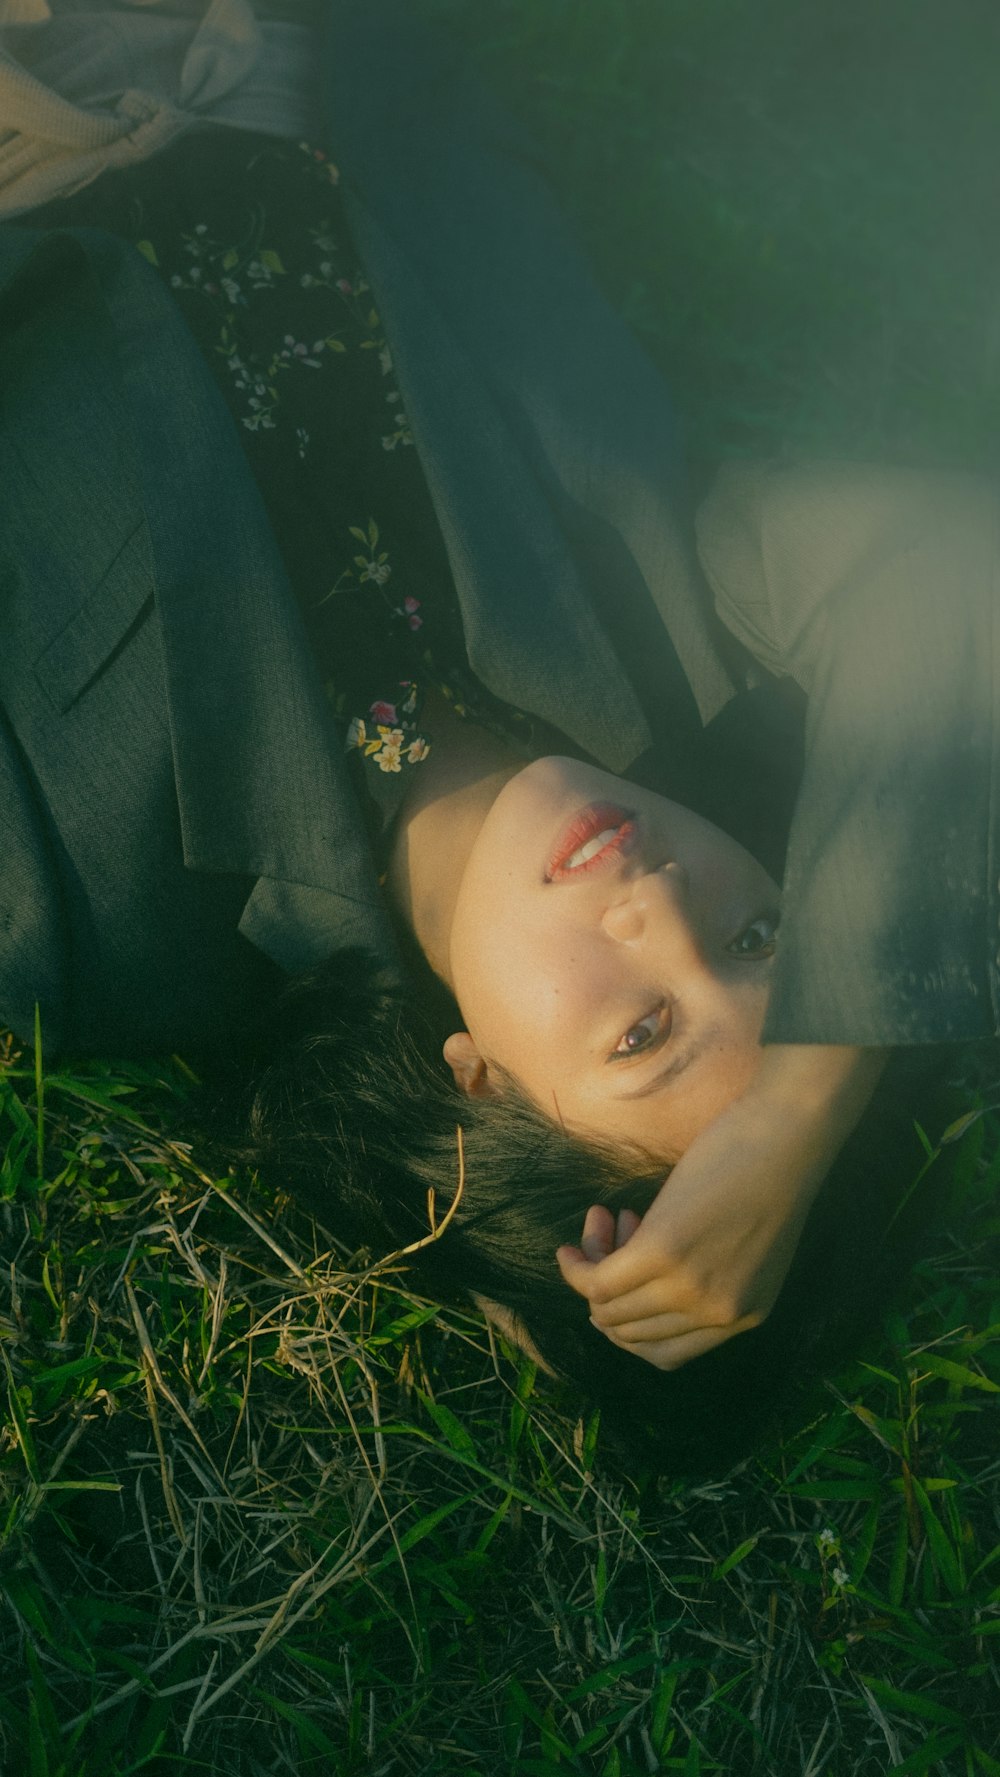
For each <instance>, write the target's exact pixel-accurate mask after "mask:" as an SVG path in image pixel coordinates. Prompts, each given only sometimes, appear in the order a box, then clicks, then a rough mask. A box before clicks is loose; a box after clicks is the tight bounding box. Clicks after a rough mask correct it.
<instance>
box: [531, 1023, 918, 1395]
mask: <svg viewBox="0 0 1000 1777" xmlns="http://www.w3.org/2000/svg"><path fill="white" fill-rule="evenodd" d="M885 1059H886V1057H885V1055H884V1053H883V1052H882V1051H879V1050H861V1049H846V1048H832V1047H831V1048H817V1047H807V1046H805V1045H801V1046H800V1045H795V1046H792V1045H787V1044H786V1045H780V1046H779V1045H774V1046H771V1047H768V1048H767V1049H765V1050H764V1053H763V1060H762V1062H761V1066H760V1068H759V1070H758V1072H757V1075H756V1076H755V1078H754V1081H753V1083H752V1084H751V1085H750V1086H749V1087H748V1088H747V1090H746V1092H744V1093H743V1095H742V1096H741V1097H740V1098H738V1099H736V1100H735V1101H734V1102H733V1103H732V1104H731V1105H729V1106H728V1108H727V1109H726V1110H725V1111H723V1112H722V1114H721V1116H719V1117H717V1118H716V1119H715V1121H714V1122H713V1123H710V1124H709V1125H708V1127H707V1128H706V1129H704V1130H703V1131H702V1132H701V1134H700V1135H699V1136H698V1137H697V1139H696V1140H695V1141H694V1142H692V1144H691V1146H690V1147H689V1148H688V1150H687V1152H686V1153H685V1154H684V1156H683V1157H682V1159H681V1160H680V1161H679V1162H678V1163H677V1165H676V1166H675V1167H674V1170H673V1171H672V1172H671V1174H670V1176H669V1178H668V1179H667V1180H666V1182H665V1183H664V1185H663V1187H662V1189H661V1191H660V1193H659V1195H658V1196H657V1197H656V1199H655V1201H654V1202H653V1204H652V1205H651V1206H650V1208H649V1209H648V1210H647V1212H646V1214H645V1216H643V1218H642V1220H641V1221H640V1220H639V1218H638V1217H637V1216H635V1215H634V1214H633V1213H632V1212H631V1211H629V1210H626V1211H623V1212H622V1213H621V1214H620V1215H619V1217H618V1219H617V1222H616V1220H615V1218H614V1216H613V1215H612V1213H611V1211H610V1210H608V1209H606V1208H604V1207H603V1206H602V1205H594V1206H593V1207H592V1208H591V1209H590V1210H589V1212H588V1214H587V1219H586V1221H585V1223H584V1229H583V1238H582V1242H581V1245H580V1247H571V1246H564V1247H560V1248H559V1251H558V1253H557V1255H556V1257H557V1259H558V1262H559V1268H560V1270H561V1272H562V1274H563V1277H564V1278H565V1280H566V1282H567V1283H568V1284H569V1285H570V1286H571V1287H572V1288H573V1289H575V1290H577V1291H578V1292H579V1294H580V1295H582V1296H585V1297H586V1298H587V1300H588V1302H589V1303H590V1308H591V1319H592V1320H593V1322H594V1325H595V1326H597V1327H599V1328H600V1330H601V1331H602V1332H603V1333H606V1334H607V1336H608V1338H609V1339H611V1340H612V1341H613V1342H614V1343H615V1344H616V1345H620V1346H621V1347H622V1348H623V1350H626V1351H633V1352H635V1353H636V1355H637V1356H639V1357H643V1358H645V1359H646V1361H647V1363H651V1364H655V1365H656V1366H657V1367H658V1368H659V1369H663V1370H673V1369H677V1368H678V1367H679V1366H680V1365H681V1364H684V1363H687V1362H688V1360H689V1359H690V1358H693V1357H698V1356H700V1355H701V1353H702V1352H705V1351H710V1350H711V1349H712V1347H713V1346H714V1345H721V1344H722V1343H723V1341H724V1340H726V1339H731V1338H732V1337H733V1335H734V1334H735V1333H743V1332H746V1331H747V1330H748V1329H749V1328H751V1327H756V1326H759V1325H760V1323H761V1321H762V1320H764V1318H765V1317H766V1316H767V1315H768V1314H769V1313H770V1311H771V1309H772V1308H773V1306H774V1304H775V1302H776V1300H777V1298H778V1293H779V1291H780V1289H781V1286H782V1284H783V1283H784V1280H785V1277H786V1275H787V1273H788V1269H789V1266H790V1265H791V1262H792V1257H793V1255H794V1252H795V1248H796V1246H797V1244H798V1241H799V1236H800V1235H801V1233H802V1229H803V1226H804V1224H805V1220H806V1216H807V1215H808V1212H809V1208H810V1206H811V1204H812V1202H813V1199H814V1197H815V1195H816V1193H817V1191H818V1189H819V1186H820V1184H821V1183H822V1180H823V1178H824V1176H825V1174H826V1172H827V1170H828V1168H829V1167H830V1165H831V1163H832V1161H833V1160H834V1158H835V1156H836V1154H837V1152H838V1151H839V1149H840V1147H841V1145H842V1143H843V1142H844V1140H845V1139H846V1137H847V1136H848V1134H849V1133H850V1131H851V1130H852V1129H853V1127H854V1125H855V1124H856V1122H857V1121H858V1118H859V1117H860V1115H861V1112H862V1111H863V1109H864V1107H865V1105H866V1104H867V1103H868V1100H869V1098H870V1097H871V1094H872V1092H873V1090H874V1088H875V1084H876V1081H877V1079H878V1076H879V1073H880V1072H881V1069H882V1066H883V1065H884V1062H885Z"/></svg>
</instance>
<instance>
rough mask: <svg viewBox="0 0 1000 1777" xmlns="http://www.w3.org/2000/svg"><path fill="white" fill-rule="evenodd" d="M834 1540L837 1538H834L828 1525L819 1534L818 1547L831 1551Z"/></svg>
mask: <svg viewBox="0 0 1000 1777" xmlns="http://www.w3.org/2000/svg"><path fill="white" fill-rule="evenodd" d="M836 1540H837V1538H836V1537H835V1536H834V1534H833V1531H832V1530H831V1529H830V1526H829V1524H828V1525H827V1526H826V1528H825V1529H824V1530H821V1531H820V1533H819V1546H820V1548H821V1549H832V1547H833V1545H834V1543H835V1542H836Z"/></svg>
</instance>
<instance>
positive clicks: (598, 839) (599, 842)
mask: <svg viewBox="0 0 1000 1777" xmlns="http://www.w3.org/2000/svg"><path fill="white" fill-rule="evenodd" d="M620 832H621V828H620V827H605V829H604V832H603V833H595V834H594V837H593V839H588V840H587V843H586V845H579V846H577V848H576V851H575V852H571V853H570V856H569V857H568V858H567V859H566V862H565V864H564V865H563V869H564V870H575V869H577V867H578V866H579V865H580V864H589V862H590V860H591V858H596V856H597V854H598V852H599V851H603V850H604V847H605V846H606V845H610V844H611V841H612V839H615V838H617V836H618V834H619V833H620Z"/></svg>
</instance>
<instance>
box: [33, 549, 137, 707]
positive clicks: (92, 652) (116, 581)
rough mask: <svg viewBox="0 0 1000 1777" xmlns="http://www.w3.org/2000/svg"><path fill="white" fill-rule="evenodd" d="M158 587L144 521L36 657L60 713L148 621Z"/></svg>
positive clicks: (44, 687)
mask: <svg viewBox="0 0 1000 1777" xmlns="http://www.w3.org/2000/svg"><path fill="white" fill-rule="evenodd" d="M153 588H154V579H153V563H152V555H151V552H150V547H149V538H148V535H147V531H146V524H145V520H142V521H141V522H140V523H139V524H137V525H136V527H135V530H134V531H132V532H131V534H130V535H129V536H128V537H126V539H125V542H124V543H123V544H122V546H121V548H120V549H119V551H118V554H117V555H116V556H115V558H114V560H113V561H112V562H111V564H110V566H109V567H108V568H107V569H106V570H105V572H104V573H103V574H102V576H101V578H100V580H99V581H98V582H97V585H96V586H95V587H93V589H92V590H91V591H90V592H89V593H88V594H87V597H86V598H85V599H84V601H83V604H82V605H79V606H78V607H77V609H76V611H74V613H73V616H72V617H71V618H70V619H69V622H68V623H66V624H64V626H63V628H62V629H61V630H60V631H59V634H58V635H57V636H56V637H55V638H54V640H53V641H51V642H50V643H49V644H48V646H47V648H46V649H45V650H44V652H43V653H42V654H40V655H39V657H38V659H37V660H36V662H35V676H36V678H37V680H38V682H39V684H40V685H41V688H42V690H43V691H44V692H45V695H46V696H47V697H48V698H49V700H50V701H51V702H52V703H53V704H54V705H55V707H56V709H57V710H58V711H59V712H60V714H64V713H65V711H66V710H68V709H69V708H70V706H71V705H72V704H74V703H75V702H76V700H77V698H78V697H81V696H82V695H83V693H84V692H85V691H86V690H87V689H88V687H89V686H90V685H91V684H92V683H93V681H94V680H95V679H96V678H98V677H99V676H100V674H101V673H102V672H104V670H105V668H106V667H108V666H109V665H110V663H111V661H112V660H113V659H114V658H115V656H116V655H117V654H118V653H119V652H120V650H121V649H122V648H123V647H124V646H125V644H126V643H127V642H128V640H129V638H130V636H131V635H132V633H133V632H134V631H135V630H136V629H138V627H139V625H140V624H141V623H143V622H144V621H145V619H146V617H147V616H148V614H149V610H150V609H151V607H152V601H153Z"/></svg>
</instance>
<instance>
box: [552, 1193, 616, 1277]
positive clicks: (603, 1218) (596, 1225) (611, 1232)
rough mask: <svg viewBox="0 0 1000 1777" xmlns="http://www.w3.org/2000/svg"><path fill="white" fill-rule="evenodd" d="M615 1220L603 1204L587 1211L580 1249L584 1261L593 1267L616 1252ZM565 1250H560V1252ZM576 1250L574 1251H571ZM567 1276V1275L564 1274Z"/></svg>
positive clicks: (592, 1206)
mask: <svg viewBox="0 0 1000 1777" xmlns="http://www.w3.org/2000/svg"><path fill="white" fill-rule="evenodd" d="M615 1235H616V1229H615V1218H614V1216H613V1215H612V1214H611V1211H610V1209H607V1208H606V1207H605V1205H604V1204H603V1203H593V1204H591V1206H590V1208H589V1209H588V1211H587V1215H586V1219H585V1221H584V1224H583V1233H582V1235H581V1237H580V1245H579V1248H578V1249H576V1250H578V1251H579V1252H581V1253H582V1254H583V1257H584V1259H586V1260H589V1262H590V1263H591V1264H592V1265H595V1264H599V1263H600V1261H601V1260H602V1259H606V1258H607V1257H608V1254H609V1253H612V1252H614V1250H615V1244H616V1240H615ZM563 1250H565V1249H564V1248H560V1251H563ZM570 1250H574V1249H570ZM563 1275H564V1276H565V1273H563Z"/></svg>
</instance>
